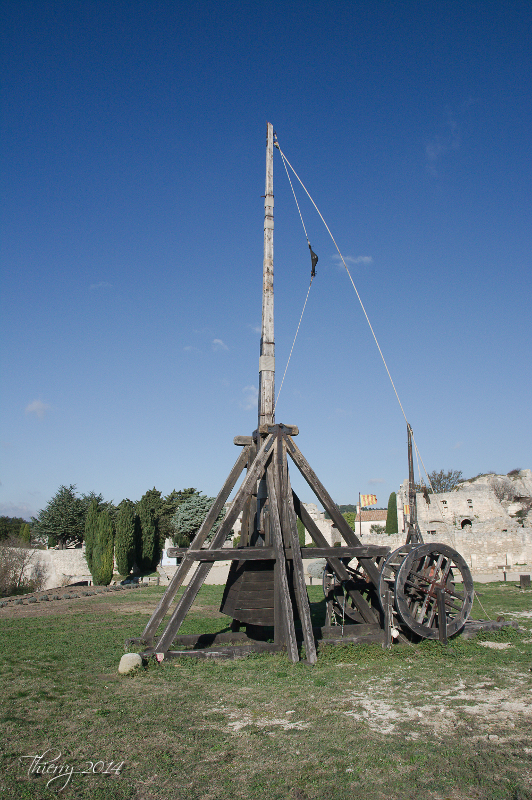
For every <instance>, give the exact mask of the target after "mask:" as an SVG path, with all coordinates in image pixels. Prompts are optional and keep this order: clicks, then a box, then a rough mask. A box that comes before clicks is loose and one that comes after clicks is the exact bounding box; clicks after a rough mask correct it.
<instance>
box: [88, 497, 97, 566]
mask: <svg viewBox="0 0 532 800" xmlns="http://www.w3.org/2000/svg"><path fill="white" fill-rule="evenodd" d="M98 512H99V503H98V500H97V498H95V497H94V498H93V499H92V500H91V503H90V505H89V510H88V511H87V516H86V518H85V560H86V562H87V564H88V565H89V572H90V573H91V575H93V572H92V554H93V550H94V545H95V543H96V539H97V537H98Z"/></svg>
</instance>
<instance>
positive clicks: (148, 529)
mask: <svg viewBox="0 0 532 800" xmlns="http://www.w3.org/2000/svg"><path fill="white" fill-rule="evenodd" d="M163 505H164V500H163V498H162V496H161V492H159V491H158V490H157V489H156V488H155V486H154V487H153V489H149V490H148V491H147V492H145V493H144V494H143V495H142V497H141V498H140V500H139V502H138V503H137V514H138V517H139V521H140V529H141V538H140V542H139V543H138V546H137V553H136V560H137V565H138V566H139V568H140V569H141V570H142V572H150V571H151V570H154V569H156V567H157V564H158V563H159V559H160V557H161V553H162V551H163V548H164V538H163V536H162V535H161V534H160V531H159V521H160V519H161V515H162V510H163Z"/></svg>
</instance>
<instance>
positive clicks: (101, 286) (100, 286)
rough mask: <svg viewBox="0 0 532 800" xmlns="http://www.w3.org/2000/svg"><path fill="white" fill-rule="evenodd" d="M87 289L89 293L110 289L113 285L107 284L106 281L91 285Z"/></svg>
mask: <svg viewBox="0 0 532 800" xmlns="http://www.w3.org/2000/svg"><path fill="white" fill-rule="evenodd" d="M89 288H90V290H91V292H92V291H94V290H95V289H112V288H113V284H112V283H107V281H100V283H91V285H90V287H89Z"/></svg>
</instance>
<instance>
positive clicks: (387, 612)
mask: <svg viewBox="0 0 532 800" xmlns="http://www.w3.org/2000/svg"><path fill="white" fill-rule="evenodd" d="M392 626H393V608H392V593H391V592H390V590H389V589H387V590H386V592H385V593H384V642H383V644H382V646H383V647H384V648H385V649H386V650H389V649H390V647H391V646H392Z"/></svg>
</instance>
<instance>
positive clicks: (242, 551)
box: [187, 547, 275, 561]
mask: <svg viewBox="0 0 532 800" xmlns="http://www.w3.org/2000/svg"><path fill="white" fill-rule="evenodd" d="M187 558H190V559H192V561H265V560H268V559H271V558H275V553H274V550H273V547H221V548H218V549H217V550H192V549H191V550H189V551H188V553H187Z"/></svg>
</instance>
